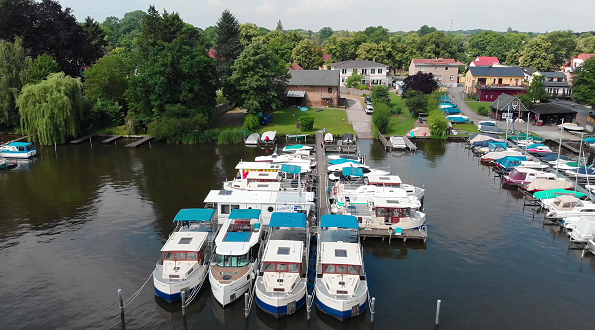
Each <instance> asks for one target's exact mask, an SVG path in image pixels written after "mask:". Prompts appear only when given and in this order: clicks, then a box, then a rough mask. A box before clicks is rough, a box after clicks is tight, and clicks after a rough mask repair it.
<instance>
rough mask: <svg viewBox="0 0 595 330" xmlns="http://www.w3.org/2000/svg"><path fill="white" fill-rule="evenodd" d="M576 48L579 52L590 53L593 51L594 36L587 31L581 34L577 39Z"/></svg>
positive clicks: (594, 47) (594, 45) (594, 49)
mask: <svg viewBox="0 0 595 330" xmlns="http://www.w3.org/2000/svg"><path fill="white" fill-rule="evenodd" d="M577 50H578V52H579V53H587V54H591V53H594V52H595V36H593V35H592V34H589V33H583V34H581V36H580V38H578V40H577Z"/></svg>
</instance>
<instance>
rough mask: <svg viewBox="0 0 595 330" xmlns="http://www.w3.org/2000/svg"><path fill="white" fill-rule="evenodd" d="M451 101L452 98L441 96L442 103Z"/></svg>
mask: <svg viewBox="0 0 595 330" xmlns="http://www.w3.org/2000/svg"><path fill="white" fill-rule="evenodd" d="M448 100H450V97H448V96H447V95H440V101H448Z"/></svg>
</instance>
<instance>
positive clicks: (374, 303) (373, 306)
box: [370, 297, 376, 323]
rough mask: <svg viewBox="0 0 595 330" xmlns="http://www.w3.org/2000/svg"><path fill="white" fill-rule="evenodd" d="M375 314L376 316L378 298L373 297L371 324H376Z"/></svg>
mask: <svg viewBox="0 0 595 330" xmlns="http://www.w3.org/2000/svg"><path fill="white" fill-rule="evenodd" d="M374 314H376V297H372V301H371V302H370V323H374Z"/></svg>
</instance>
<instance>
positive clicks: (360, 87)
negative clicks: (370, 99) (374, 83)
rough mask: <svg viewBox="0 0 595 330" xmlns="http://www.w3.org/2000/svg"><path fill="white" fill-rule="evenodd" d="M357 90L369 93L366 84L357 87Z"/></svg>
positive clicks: (368, 87)
mask: <svg viewBox="0 0 595 330" xmlns="http://www.w3.org/2000/svg"><path fill="white" fill-rule="evenodd" d="M357 89H360V90H362V91H369V90H370V86H368V85H366V84H361V85H359V86H357Z"/></svg>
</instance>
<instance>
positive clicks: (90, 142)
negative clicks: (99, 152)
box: [89, 137, 93, 149]
mask: <svg viewBox="0 0 595 330" xmlns="http://www.w3.org/2000/svg"><path fill="white" fill-rule="evenodd" d="M89 144H90V145H91V149H93V141H91V137H89Z"/></svg>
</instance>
